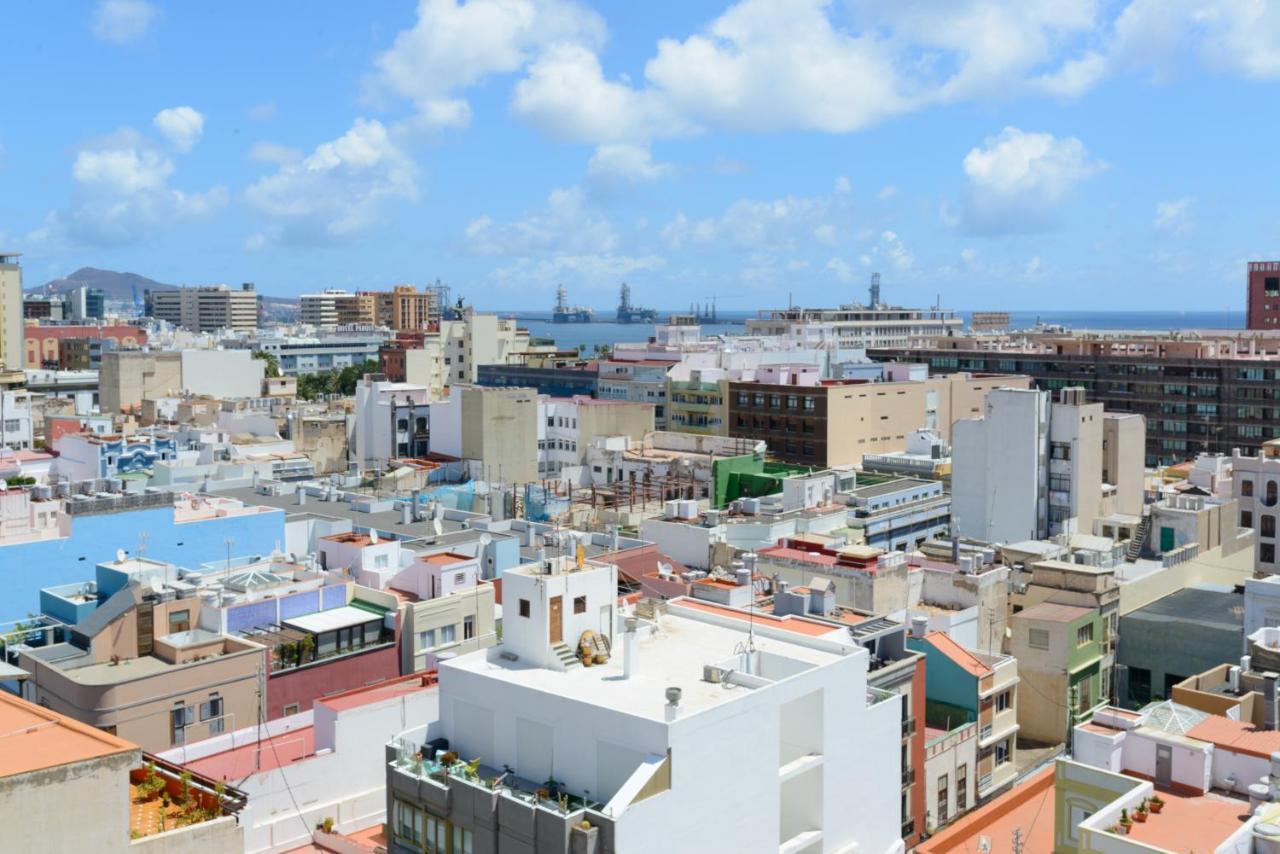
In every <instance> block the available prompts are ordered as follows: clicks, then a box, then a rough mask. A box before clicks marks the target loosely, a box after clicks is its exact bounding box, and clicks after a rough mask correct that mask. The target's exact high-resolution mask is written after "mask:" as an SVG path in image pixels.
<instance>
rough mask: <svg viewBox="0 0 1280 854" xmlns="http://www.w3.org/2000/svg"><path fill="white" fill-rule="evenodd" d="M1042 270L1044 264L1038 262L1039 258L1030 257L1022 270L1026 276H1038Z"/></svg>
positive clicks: (1037, 256) (1036, 256) (1035, 256)
mask: <svg viewBox="0 0 1280 854" xmlns="http://www.w3.org/2000/svg"><path fill="white" fill-rule="evenodd" d="M1043 269H1044V262H1043V261H1041V260H1040V256H1039V255H1032V256H1031V258H1029V259H1028V260H1027V266H1026V267H1025V268H1024V271H1025V272H1026V274H1027V275H1028V276H1038V275H1040V272H1041V271H1042V270H1043Z"/></svg>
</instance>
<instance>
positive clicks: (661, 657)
mask: <svg viewBox="0 0 1280 854" xmlns="http://www.w3.org/2000/svg"><path fill="white" fill-rule="evenodd" d="M680 604H681V605H683V604H684V603H683V601H681V602H680ZM668 607H669V608H670V607H672V606H671V605H670V604H669V605H668ZM695 610H696V609H695ZM659 625H660V626H661V630H660V631H659V632H657V633H654V634H649V635H648V636H644V637H640V638H637V641H636V654H637V656H638V659H639V666H638V667H637V668H636V669H635V671H634V672H633V673H632V675H631V678H630V679H624V678H622V655H621V649H620V647H621V644H616V645H615V650H617V654H614V655H613V656H612V657H610V659H609V661H608V662H607V663H605V664H598V665H594V666H592V667H574V668H571V669H569V670H552V669H550V668H545V667H540V666H538V665H536V664H533V663H529V662H526V661H525V660H524V659H523V658H521V659H519V660H517V661H507V660H506V659H504V658H502V657H501V654H502V653H503V652H504V651H505V647H504V645H501V644H500V645H498V646H495V647H492V648H490V649H488V650H483V651H478V652H474V653H470V654H467V655H462V656H459V657H458V658H454V659H450V660H448V661H442V662H440V672H441V674H442V675H443V674H444V672H445V671H446V670H456V671H459V672H467V673H473V674H477V675H483V676H484V677H485V678H486V679H496V680H500V681H502V682H504V683H508V684H511V685H513V686H517V687H521V688H525V689H528V690H531V691H538V692H541V693H544V694H549V695H555V696H559V697H564V698H565V699H568V700H572V701H576V702H580V703H584V704H587V705H589V706H596V707H600V708H605V709H610V710H612V711H614V712H617V713H620V714H625V715H633V716H636V717H641V718H646V719H648V720H651V721H657V722H665V720H666V715H665V707H666V705H667V699H666V690H667V688H670V687H672V686H679V687H680V688H681V689H682V691H683V694H682V696H681V699H680V710H681V711H680V713H681V715H682V716H688V715H691V714H696V713H697V712H699V711H703V710H706V709H709V708H715V707H718V706H721V705H723V704H725V703H731V702H733V701H734V700H735V699H737V698H739V697H742V696H745V695H746V694H747V693H749V692H750V691H751V690H753V689H751V688H746V687H734V688H732V689H726V688H725V687H724V685H723V684H714V683H711V682H706V681H704V680H703V670H702V668H703V665H705V664H722V663H724V662H726V661H728V660H729V659H730V658H732V657H733V656H734V647H735V646H737V645H739V644H741V643H743V642H744V641H745V640H746V638H747V625H746V623H745V622H744V623H740V624H738V626H736V627H733V628H730V627H728V626H721V625H716V624H714V623H710V622H703V621H702V620H700V619H697V618H695V617H692V616H685V615H683V614H678V613H672V612H670V611H669V612H668V613H667V614H666V615H664V616H662V617H660V618H659ZM755 645H756V649H757V651H759V652H760V653H762V654H764V655H766V656H777V657H778V658H781V659H785V661H781V662H778V663H779V664H782V665H784V666H790V667H793V668H795V669H796V672H801V671H803V670H807V669H809V668H812V667H820V666H823V665H828V664H834V663H836V662H838V661H841V660H843V659H844V656H842V655H838V654H836V653H832V652H826V651H824V650H820V649H815V648H814V647H812V646H809V645H806V644H802V643H801V642H799V639H797V641H789V640H783V639H780V638H775V637H762V636H761V635H759V634H757V635H756V638H755ZM735 660H736V659H735ZM775 661H776V659H775Z"/></svg>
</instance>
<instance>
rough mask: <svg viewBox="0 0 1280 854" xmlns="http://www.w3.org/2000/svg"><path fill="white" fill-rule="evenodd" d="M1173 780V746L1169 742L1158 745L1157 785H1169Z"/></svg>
mask: <svg viewBox="0 0 1280 854" xmlns="http://www.w3.org/2000/svg"><path fill="white" fill-rule="evenodd" d="M1171 782H1173V748H1172V747H1170V746H1169V745H1167V744H1157V745H1156V785H1157V786H1168V785H1169V784H1170V783H1171Z"/></svg>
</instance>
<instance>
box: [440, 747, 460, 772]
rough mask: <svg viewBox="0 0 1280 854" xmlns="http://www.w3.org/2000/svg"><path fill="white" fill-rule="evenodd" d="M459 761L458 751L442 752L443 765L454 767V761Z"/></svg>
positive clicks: (441, 760)
mask: <svg viewBox="0 0 1280 854" xmlns="http://www.w3.org/2000/svg"><path fill="white" fill-rule="evenodd" d="M457 761H458V754H457V752H456V751H453V750H446V751H445V752H444V753H442V754H440V764H441V765H443V766H444V767H445V768H452V767H453V763H455V762H457Z"/></svg>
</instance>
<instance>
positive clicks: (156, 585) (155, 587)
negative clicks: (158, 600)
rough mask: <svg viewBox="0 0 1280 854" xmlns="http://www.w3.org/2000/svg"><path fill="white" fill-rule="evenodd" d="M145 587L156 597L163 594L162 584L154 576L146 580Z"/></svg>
mask: <svg viewBox="0 0 1280 854" xmlns="http://www.w3.org/2000/svg"><path fill="white" fill-rule="evenodd" d="M147 586H148V587H149V588H150V589H151V592H152V593H154V594H156V595H157V596H159V595H160V594H161V593H163V592H164V584H163V583H161V581H160V579H159V578H156V577H155V576H154V575H153V576H151V577H150V578H148V579H147Z"/></svg>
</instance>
